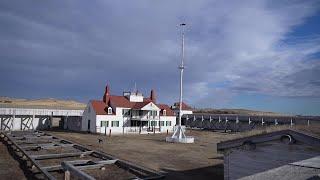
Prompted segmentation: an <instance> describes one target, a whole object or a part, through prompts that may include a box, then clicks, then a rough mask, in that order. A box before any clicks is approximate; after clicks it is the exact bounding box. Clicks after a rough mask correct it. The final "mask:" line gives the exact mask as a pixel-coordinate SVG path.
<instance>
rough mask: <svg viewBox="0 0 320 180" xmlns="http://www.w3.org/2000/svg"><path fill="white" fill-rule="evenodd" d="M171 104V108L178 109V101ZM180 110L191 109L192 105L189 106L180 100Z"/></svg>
mask: <svg viewBox="0 0 320 180" xmlns="http://www.w3.org/2000/svg"><path fill="white" fill-rule="evenodd" d="M173 106H174V107H173V109H179V107H180V103H179V102H175V103H174V104H173ZM182 110H192V107H190V106H189V105H187V104H186V103H184V102H182Z"/></svg>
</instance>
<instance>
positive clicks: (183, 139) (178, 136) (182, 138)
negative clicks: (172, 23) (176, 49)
mask: <svg viewBox="0 0 320 180" xmlns="http://www.w3.org/2000/svg"><path fill="white" fill-rule="evenodd" d="M185 26H186V24H185V23H181V24H180V27H181V36H182V42H181V43H182V48H181V64H180V66H179V69H180V99H179V104H180V105H179V117H178V123H177V125H176V126H175V130H174V133H173V135H172V136H171V137H166V141H167V142H177V143H194V137H192V136H186V135H185V134H184V131H185V129H184V128H183V127H182V126H181V117H182V94H183V70H184V27H185Z"/></svg>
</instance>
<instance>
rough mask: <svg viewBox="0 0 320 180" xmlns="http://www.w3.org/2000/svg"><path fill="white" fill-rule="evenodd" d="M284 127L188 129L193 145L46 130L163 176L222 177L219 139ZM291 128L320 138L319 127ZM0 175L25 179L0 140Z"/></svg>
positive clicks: (158, 137) (153, 138)
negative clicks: (240, 130)
mask: <svg viewBox="0 0 320 180" xmlns="http://www.w3.org/2000/svg"><path fill="white" fill-rule="evenodd" d="M287 128H288V127H287V126H283V127H281V126H279V127H273V128H267V129H263V130H261V129H260V130H252V131H249V132H243V133H223V132H211V131H200V130H188V131H187V132H186V134H187V135H190V136H194V137H195V143H194V144H174V143H167V142H165V137H166V136H168V135H166V134H155V135H154V134H149V135H113V136H111V137H109V136H104V135H97V134H86V133H75V132H67V131H48V133H50V134H52V135H55V136H58V137H60V138H64V139H68V140H70V141H73V142H76V143H79V144H82V145H85V146H88V147H89V148H90V149H96V150H100V151H104V152H105V153H107V154H110V155H113V156H114V157H116V158H119V159H123V160H127V161H130V162H133V163H135V164H137V165H141V166H144V167H148V168H151V169H154V170H157V171H161V172H163V173H164V174H165V175H166V179H196V178H198V179H213V178H214V179H223V155H222V154H218V153H217V150H216V149H217V148H216V147H217V143H218V142H220V141H225V140H230V139H235V138H239V137H243V136H251V135H254V134H259V133H266V132H271V131H278V130H281V129H287ZM294 129H296V130H301V131H304V132H305V133H311V134H313V135H316V136H319V137H320V130H319V129H320V126H317V127H312V128H310V127H307V128H306V127H296V128H294ZM99 138H100V139H103V143H100V144H99V143H98V139H99ZM0 177H1V179H9V180H10V179H26V176H25V174H24V173H23V171H22V170H21V168H20V166H19V162H18V161H16V160H15V159H14V158H13V157H12V156H11V155H10V153H9V152H8V149H7V147H6V146H5V145H4V144H2V143H1V142H0Z"/></svg>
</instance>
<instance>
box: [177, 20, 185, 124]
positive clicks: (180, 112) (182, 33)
mask: <svg viewBox="0 0 320 180" xmlns="http://www.w3.org/2000/svg"><path fill="white" fill-rule="evenodd" d="M185 25H186V24H185V23H182V24H180V26H181V35H182V42H181V43H182V49H181V51H182V52H181V65H180V66H179V69H180V101H179V122H178V125H179V126H181V117H182V93H183V70H184V64H183V63H184V62H183V61H184V26H185Z"/></svg>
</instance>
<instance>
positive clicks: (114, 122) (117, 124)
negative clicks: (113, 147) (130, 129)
mask: <svg viewBox="0 0 320 180" xmlns="http://www.w3.org/2000/svg"><path fill="white" fill-rule="evenodd" d="M111 127H119V121H111Z"/></svg>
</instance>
